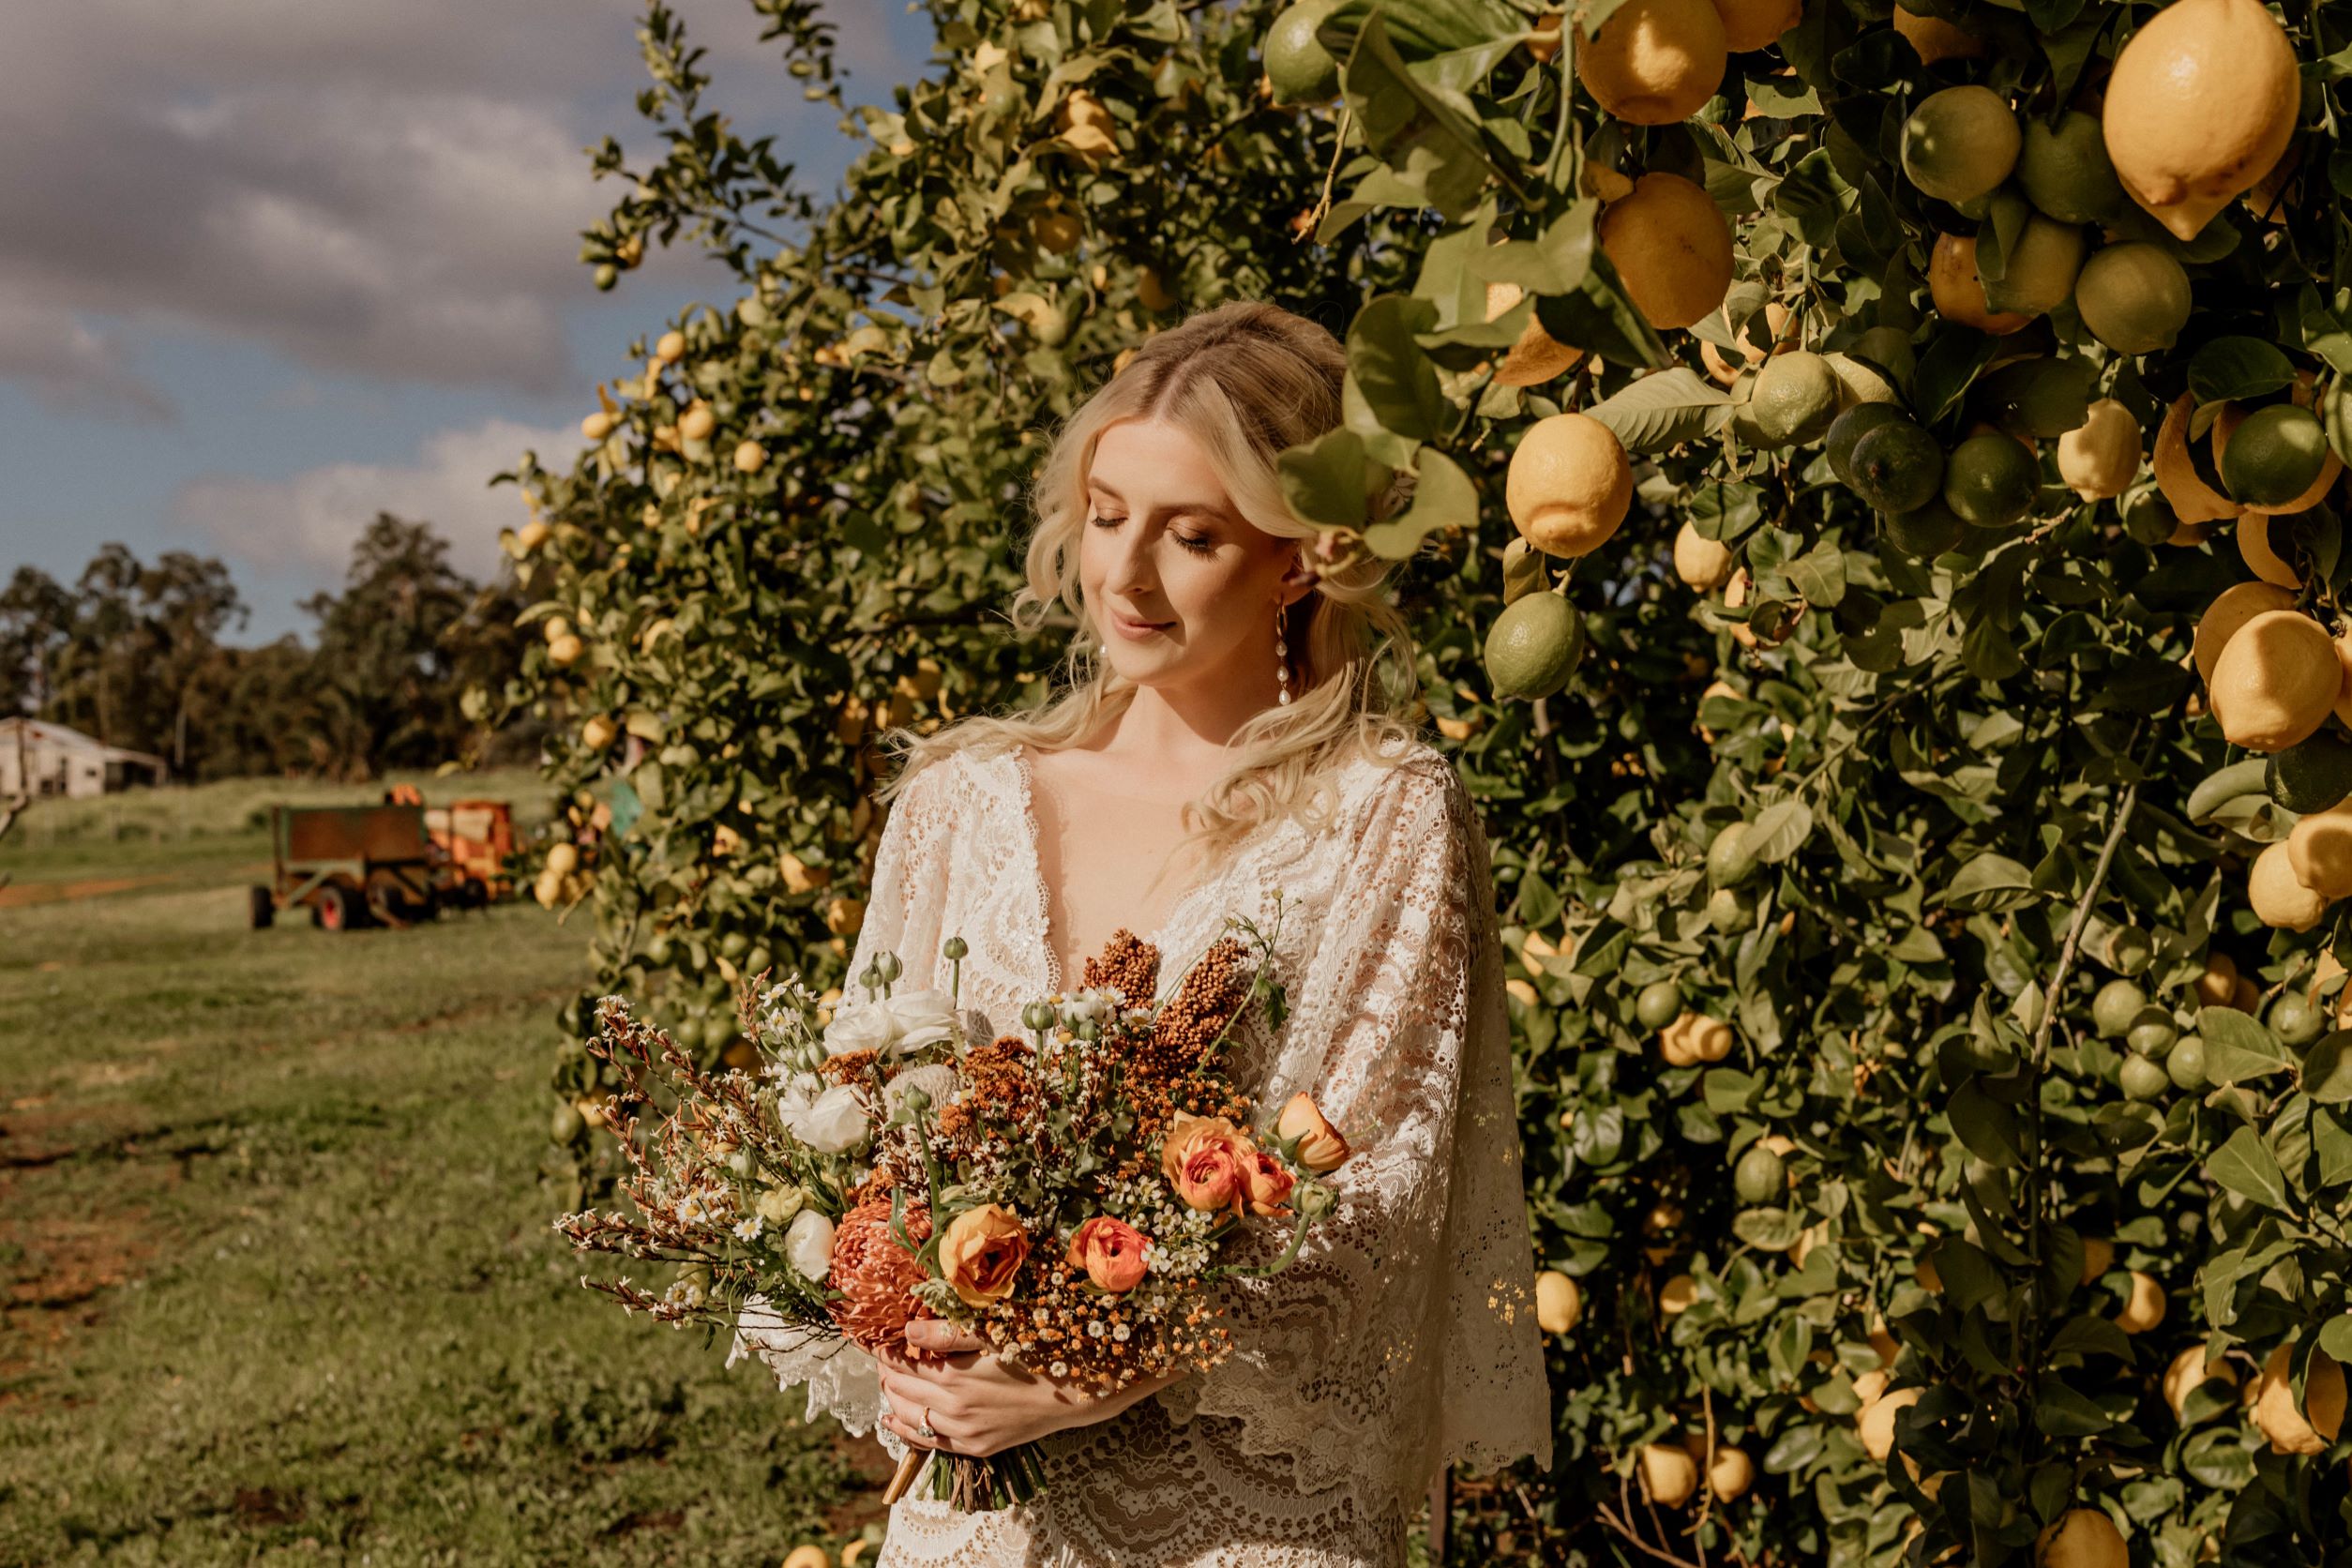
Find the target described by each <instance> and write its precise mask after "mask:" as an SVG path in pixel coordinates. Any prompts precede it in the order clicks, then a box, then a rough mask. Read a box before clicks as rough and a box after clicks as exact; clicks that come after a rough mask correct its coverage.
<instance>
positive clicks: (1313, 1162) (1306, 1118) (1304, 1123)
mask: <svg viewBox="0 0 2352 1568" xmlns="http://www.w3.org/2000/svg"><path fill="white" fill-rule="evenodd" d="M1274 1132H1275V1133H1276V1134H1277V1135H1279V1136H1280V1137H1283V1138H1297V1139H1298V1140H1299V1163H1300V1164H1301V1165H1303V1166H1304V1167H1306V1168H1307V1169H1309V1170H1312V1171H1315V1172H1317V1173H1318V1174H1321V1173H1324V1172H1327V1171H1333V1170H1336V1169H1338V1168H1340V1167H1341V1166H1343V1165H1345V1164H1346V1163H1347V1162H1348V1153H1349V1150H1348V1140H1347V1139H1346V1138H1342V1137H1340V1136H1339V1129H1338V1128H1336V1127H1334V1126H1333V1125H1332V1124H1331V1123H1329V1122H1326V1121H1324V1120H1323V1113H1322V1112H1321V1111H1319V1110H1317V1109H1316V1108H1315V1102H1314V1101H1313V1100H1311V1099H1309V1098H1307V1096H1306V1095H1305V1094H1304V1093H1297V1094H1293V1095H1291V1096H1290V1103H1289V1104H1288V1105H1286V1106H1284V1107H1283V1108H1282V1117H1281V1120H1279V1121H1277V1122H1276V1123H1274Z"/></svg>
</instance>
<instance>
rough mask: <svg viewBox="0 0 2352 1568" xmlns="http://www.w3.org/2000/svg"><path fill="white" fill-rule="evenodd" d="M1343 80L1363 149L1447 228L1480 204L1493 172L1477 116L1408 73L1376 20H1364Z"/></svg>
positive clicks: (1454, 96)
mask: <svg viewBox="0 0 2352 1568" xmlns="http://www.w3.org/2000/svg"><path fill="white" fill-rule="evenodd" d="M1341 81H1342V83H1344V91H1345V92H1346V94H1347V98H1348V104H1349V108H1351V109H1353V110H1354V111H1355V113H1356V118H1357V120H1358V122H1359V123H1360V124H1361V125H1362V126H1363V128H1364V145H1365V146H1367V147H1369V148H1370V149H1371V150H1372V151H1373V152H1375V153H1378V154H1379V155H1380V157H1382V158H1385V159H1387V160H1388V163H1389V165H1390V167H1392V168H1394V169H1395V170H1397V171H1398V173H1399V175H1400V177H1401V178H1402V179H1403V180H1404V181H1405V182H1406V183H1407V184H1409V185H1413V186H1417V187H1419V188H1420V189H1422V190H1423V191H1424V192H1425V193H1426V195H1427V197H1428V201H1429V204H1430V205H1431V206H1433V207H1435V208H1437V209H1438V211H1439V212H1440V213H1441V214H1443V215H1444V217H1445V218H1446V219H1447V220H1448V221H1453V220H1455V219H1459V218H1461V216H1462V215H1463V214H1464V213H1467V212H1469V211H1470V209H1471V208H1473V207H1475V206H1476V205H1477V204H1478V201H1479V198H1480V196H1481V195H1483V194H1484V193H1485V188H1486V180H1487V177H1488V174H1489V173H1491V171H1490V169H1489V166H1488V164H1487V160H1486V144H1485V141H1484V139H1483V138H1482V137H1481V135H1480V133H1479V129H1478V113H1477V111H1476V110H1475V109H1473V108H1472V107H1471V105H1470V100H1469V99H1468V98H1464V97H1463V96H1462V95H1461V94H1460V93H1458V92H1455V91H1454V90H1453V89H1452V88H1450V87H1444V86H1440V85H1438V84H1436V83H1429V82H1425V81H1423V80H1422V79H1421V78H1420V77H1418V76H1415V75H1414V74H1413V73H1412V72H1411V71H1410V69H1408V68H1406V65H1405V62H1404V61H1403V60H1402V59H1400V58H1399V57H1398V56H1397V53H1396V49H1395V45H1394V44H1392V43H1391V42H1390V41H1389V38H1388V26H1387V23H1386V20H1385V18H1384V17H1383V16H1382V15H1381V14H1380V13H1379V12H1374V13H1373V14H1372V15H1371V16H1369V17H1367V18H1365V20H1364V30H1363V31H1362V32H1361V33H1359V34H1357V35H1356V42H1355V48H1354V49H1353V50H1352V51H1350V52H1349V55H1348V58H1347V62H1346V64H1345V67H1344V68H1343V70H1342V74H1341Z"/></svg>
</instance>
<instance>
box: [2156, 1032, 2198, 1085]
mask: <svg viewBox="0 0 2352 1568" xmlns="http://www.w3.org/2000/svg"><path fill="white" fill-rule="evenodd" d="M2164 1076H2165V1077H2166V1078H2171V1079H2172V1086H2173V1087H2174V1088H2175V1089H2188V1090H2198V1089H2203V1088H2204V1087H2205V1085H2206V1078H2205V1042H2204V1041H2203V1040H2202V1039H2200V1038H2198V1037H2197V1036H2196V1035H2194V1034H2184V1035H2182V1036H2181V1037H2180V1039H2179V1041H2178V1042H2177V1043H2176V1044H2175V1045H2174V1046H2173V1048H2172V1054H2171V1055H2170V1056H2167V1057H2165V1058H2164Z"/></svg>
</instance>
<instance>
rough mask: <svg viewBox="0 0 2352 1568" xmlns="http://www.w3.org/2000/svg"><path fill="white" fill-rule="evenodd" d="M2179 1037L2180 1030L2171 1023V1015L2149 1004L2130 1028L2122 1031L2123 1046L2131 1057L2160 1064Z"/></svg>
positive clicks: (2138, 1014)
mask: <svg viewBox="0 0 2352 1568" xmlns="http://www.w3.org/2000/svg"><path fill="white" fill-rule="evenodd" d="M2179 1037H2180V1030H2179V1026H2178V1025H2176V1024H2175V1023H2174V1022H2173V1021H2172V1015H2171V1014H2170V1013H2168V1012H2166V1011H2165V1010H2164V1008H2162V1007H2159V1006H2157V1005H2156V1004H2155V1003H2149V1004H2148V1005H2147V1006H2145V1007H2143V1008H2141V1009H2140V1010H2139V1012H2138V1013H2137V1014H2136V1015H2134V1016H2133V1019H2132V1026H2131V1028H2129V1029H2127V1030H2125V1031H2124V1033H2123V1044H2124V1047H2125V1048H2126V1049H2128V1050H2130V1051H2131V1053H2132V1054H2133V1056H2145V1057H2147V1058H2148V1060H2149V1061H2150V1062H2162V1061H2163V1060H2164V1053H2165V1052H2167V1051H2169V1050H2171V1049H2172V1045H2173V1042H2174V1041H2175V1040H2177V1039H2179Z"/></svg>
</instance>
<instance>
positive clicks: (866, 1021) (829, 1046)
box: [825, 1002, 898, 1056]
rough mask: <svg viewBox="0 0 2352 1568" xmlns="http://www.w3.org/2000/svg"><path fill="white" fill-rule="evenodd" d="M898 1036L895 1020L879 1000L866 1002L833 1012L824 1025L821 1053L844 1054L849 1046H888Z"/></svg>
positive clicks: (873, 1049)
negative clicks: (830, 1018)
mask: <svg viewBox="0 0 2352 1568" xmlns="http://www.w3.org/2000/svg"><path fill="white" fill-rule="evenodd" d="M897 1038H898V1021H897V1019H896V1018H893V1017H892V1016H891V1012H890V1008H889V1006H888V1005H887V1004H885V1003H876V1002H869V1003H867V1004H866V1005H865V1006H863V1007H852V1008H850V1009H848V1010H847V1011H846V1012H840V1013H836V1014H834V1015H833V1021H832V1022H831V1023H829V1024H827V1025H825V1054H826V1055H827V1056H845V1055H847V1054H848V1053H849V1052H851V1051H853V1050H871V1051H883V1050H888V1049H889V1048H890V1047H891V1045H892V1044H893V1043H894V1042H895V1041H896V1040H897Z"/></svg>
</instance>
